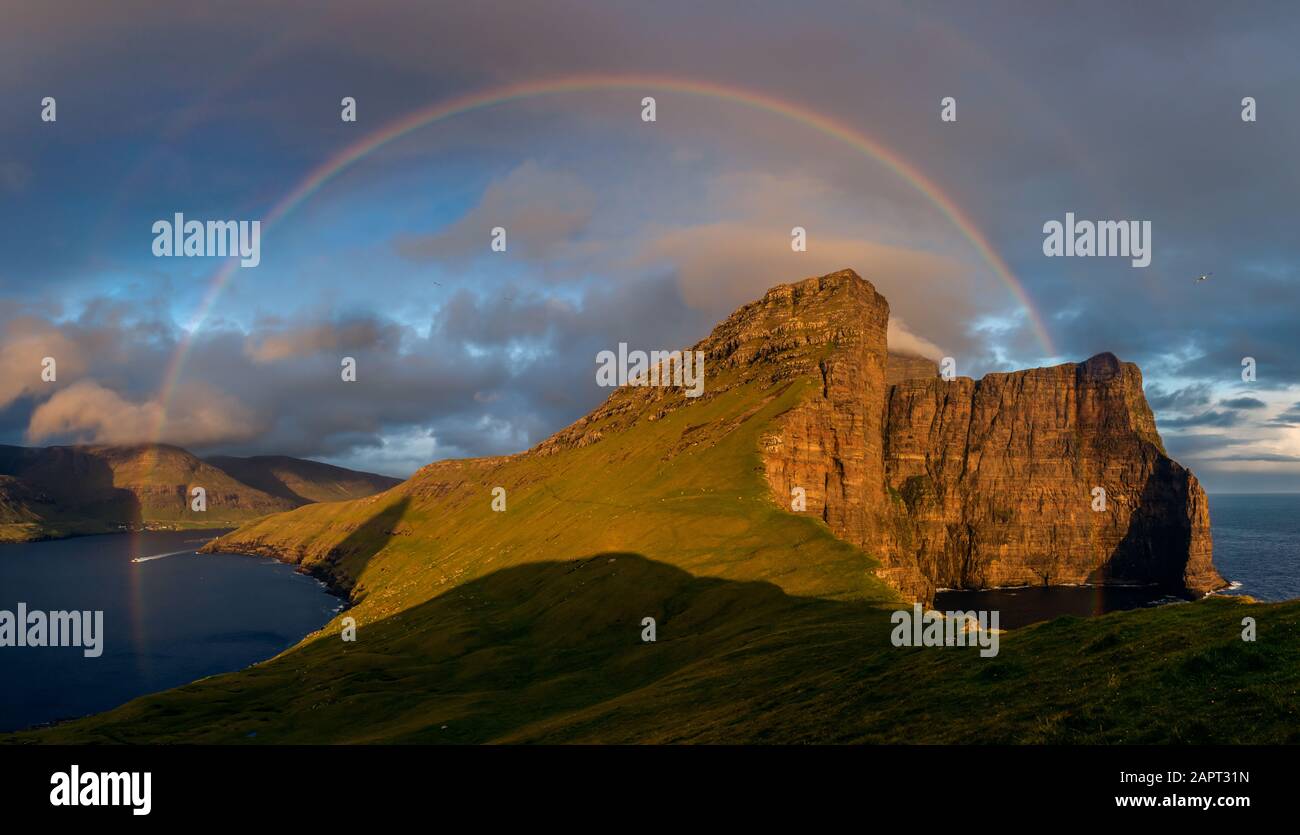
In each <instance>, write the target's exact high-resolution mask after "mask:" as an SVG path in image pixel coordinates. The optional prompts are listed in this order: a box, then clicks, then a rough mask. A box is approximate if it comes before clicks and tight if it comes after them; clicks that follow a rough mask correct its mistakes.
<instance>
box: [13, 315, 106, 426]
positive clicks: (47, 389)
mask: <svg viewBox="0 0 1300 835" xmlns="http://www.w3.org/2000/svg"><path fill="white" fill-rule="evenodd" d="M3 326H4V328H3V331H0V408H4V407H5V406H8V405H9V404H11V403H12V402H14V401H15V400H17V399H18V398H19V397H23V396H24V395H31V396H44V395H48V394H50V393H52V391H53V389H52V386H53V385H55V384H57V382H58V380H60V379H62V380H68V379H76V377H77V376H78V375H79V374H81V373H82V372H83V370H84V368H85V362H84V361H83V353H82V350H81V347H80V346H79V345H78V344H77V343H76V341H74V340H73V339H71V338H69V337H68V336H67V335H66V334H65V333H63V332H62V331H61V330H60V329H59V328H57V327H56V326H54V325H53V324H51V323H50V322H48V321H44V320H41V319H39V318H35V317H32V316H22V317H18V318H15V319H11V320H9V321H7V322H4V323H3ZM46 357H50V358H52V359H53V360H54V361H55V365H54V370H55V374H56V379H55V381H54V383H48V382H45V381H44V380H42V379H41V371H42V368H43V361H44V359H45V358H46Z"/></svg>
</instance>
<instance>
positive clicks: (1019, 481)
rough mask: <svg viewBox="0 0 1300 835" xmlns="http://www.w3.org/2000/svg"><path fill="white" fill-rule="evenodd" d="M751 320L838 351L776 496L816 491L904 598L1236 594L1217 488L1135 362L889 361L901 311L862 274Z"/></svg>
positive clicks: (771, 443)
mask: <svg viewBox="0 0 1300 835" xmlns="http://www.w3.org/2000/svg"><path fill="white" fill-rule="evenodd" d="M845 305H848V306H849V307H850V308H851V309H852V310H853V311H854V312H853V313H852V314H851V315H849V316H845V311H844V306H845ZM756 306H757V311H751V308H755V307H756ZM746 311H751V312H759V311H762V312H764V313H765V314H767V315H764V316H763V317H762V325H763V327H764V328H765V329H770V330H771V331H772V332H774V333H799V334H802V335H803V336H804V337H806V338H807V339H808V340H809V341H810V342H815V341H816V340H817V339H826V340H827V348H826V350H825V352H824V355H823V356H822V358H821V359H820V361H819V363H818V368H817V370H818V371H819V373H820V374H821V379H822V388H821V392H820V395H819V396H815V397H811V398H808V399H806V400H805V401H804V402H803V403H801V404H800V405H799V406H798V407H796V408H795V409H793V410H791V411H790V412H788V413H787V414H786V415H784V416H783V418H782V419H781V420H780V421H779V422H778V425H777V426H775V427H774V429H773V431H772V432H771V433H770V434H768V435H767V436H766V437H765V439H764V441H763V460H764V468H765V473H766V476H767V479H768V482H769V484H771V486H772V489H773V492H774V494H775V497H776V500H777V501H778V502H779V503H781V504H782V505H785V506H789V502H790V498H789V497H790V496H791V493H792V490H794V488H796V487H802V488H803V489H804V492H805V493H806V497H807V509H806V512H808V513H814V514H817V515H819V516H821V518H823V519H824V520H825V521H826V523H827V524H828V525H829V526H830V527H831V529H832V530H833V531H834V532H835V533H836V534H837V535H838V536H840V537H841V538H844V539H846V540H848V541H850V542H853V543H855V544H857V545H859V546H860V547H862V548H863V549H865V550H866V551H868V552H869V553H871V554H873V555H875V556H877V557H878V558H879V559H880V560H881V561H882V563H883V568H882V569H881V573H882V576H884V577H885V578H886V579H887V580H888V581H889V582H891V583H892V584H893V585H894V586H895V587H896V588H898V589H900V590H901V591H902V592H903V593H904V594H906V595H908V596H910V597H913V598H915V599H919V600H930V599H931V598H932V597H933V595H934V592H935V590H936V588H983V587H990V586H1014V585H1030V584H1072V583H1085V582H1086V583H1138V584H1157V585H1159V586H1161V587H1163V588H1167V589H1168V590H1170V591H1174V592H1181V593H1188V594H1202V593H1205V592H1208V591H1211V590H1213V589H1216V588H1220V587H1222V586H1223V585H1224V582H1223V579H1222V578H1221V577H1220V576H1219V575H1218V573H1217V572H1216V571H1215V569H1214V566H1213V563H1212V561H1211V551H1212V545H1211V540H1210V523H1209V512H1208V507H1207V503H1206V499H1205V494H1204V491H1202V489H1201V487H1200V485H1199V484H1198V483H1197V481H1196V478H1195V476H1193V475H1192V474H1191V472H1189V471H1188V470H1186V469H1185V468H1183V467H1182V466H1180V465H1179V464H1178V463H1177V462H1175V461H1173V460H1171V459H1170V458H1169V457H1168V456H1166V455H1165V452H1164V447H1163V445H1162V444H1161V441H1160V436H1159V435H1158V433H1157V432H1156V427H1155V419H1154V417H1153V415H1152V413H1151V410H1150V408H1149V407H1148V406H1147V403H1146V399H1145V397H1144V395H1143V393H1142V376H1141V373H1140V372H1139V370H1138V368H1137V366H1135V365H1133V364H1132V363H1122V362H1120V361H1119V360H1117V359H1116V358H1115V357H1114V356H1112V355H1110V354H1101V355H1098V356H1096V357H1093V358H1092V359H1090V360H1088V361H1086V362H1083V363H1067V364H1064V365H1058V366H1055V367H1052V368H1036V369H1031V370H1027V371H1018V372H1014V373H1010V374H990V375H988V376H987V377H985V378H984V379H982V380H979V381H976V380H972V379H969V378H957V379H954V380H951V381H945V380H942V379H940V378H938V377H937V376H936V374H935V372H936V371H937V369H935V367H934V365H933V363H930V362H929V361H928V360H920V359H916V358H901V357H891V356H889V354H888V350H887V346H886V344H885V326H886V324H887V323H888V319H889V308H888V304H887V303H886V302H885V300H884V298H883V297H881V296H880V295H879V294H877V293H876V292H875V291H874V289H873V288H871V286H870V285H869V284H868V283H867V282H865V281H863V280H862V279H861V278H859V277H858V276H857V275H856V274H854V273H852V272H851V271H843V272H840V273H834V274H831V275H828V276H823V277H820V278H816V279H809V280H807V281H804V282H800V283H798V284H794V285H785V286H782V287H778V288H775V289H774V290H772V291H770V292H769V293H768V295H767V296H765V297H764V299H763V300H762V301H761V302H759V303H756V305H750V306H747V307H746V308H743V309H742V310H741V311H738V313H737V314H736V316H741V315H742V314H745V313H746ZM774 311H779V312H780V314H781V321H779V322H774V321H772V319H771V314H772V313H773V312H774ZM736 316H733V317H732V319H736ZM730 321H731V320H729V322H730ZM832 321H834V322H837V323H838V324H837V326H835V327H831V328H828V327H827V324H828V323H829V322H832ZM736 329H738V330H742V331H743V330H744V329H745V328H744V326H743V325H739V326H737V328H736ZM715 335H716V332H715ZM1102 491H1104V494H1103V492H1102Z"/></svg>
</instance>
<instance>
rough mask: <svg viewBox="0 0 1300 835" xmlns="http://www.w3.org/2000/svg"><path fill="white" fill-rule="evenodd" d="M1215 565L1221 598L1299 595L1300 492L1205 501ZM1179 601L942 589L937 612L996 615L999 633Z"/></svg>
mask: <svg viewBox="0 0 1300 835" xmlns="http://www.w3.org/2000/svg"><path fill="white" fill-rule="evenodd" d="M1210 531H1211V533H1212V535H1213V536H1214V564H1215V565H1216V566H1218V569H1219V573H1220V574H1222V575H1223V577H1224V579H1226V580H1228V581H1229V582H1230V583H1232V588H1230V589H1228V590H1226V591H1224V592H1221V593H1222V594H1243V595H1249V596H1251V597H1253V598H1255V599H1256V600H1264V601H1278V600H1293V599H1295V598H1300V493H1269V494H1258V495H1240V494H1219V495H1213V496H1210ZM1173 602H1176V601H1175V599H1172V598H1170V597H1167V596H1166V595H1163V594H1161V593H1159V592H1157V591H1154V590H1152V589H1141V588H1099V587H1081V586H1073V587H1072V586H1053V587H1043V586H1033V587H1026V588H1016V589H989V590H987V591H944V592H940V593H939V594H937V595H936V596H935V602H934V607H935V608H936V609H939V610H942V611H955V610H961V611H971V610H976V611H979V610H985V611H994V610H996V611H997V612H998V613H999V618H1000V623H999V625H1000V626H1001V627H1002V628H1003V629H1016V628H1018V627H1021V626H1026V625H1028V624H1031V623H1037V622H1039V621H1044V620H1051V619H1052V618H1056V617H1061V616H1062V615H1074V616H1076V617H1089V616H1093V615H1103V614H1106V613H1107V612H1115V611H1120V610H1123V609H1136V608H1138V607H1141V606H1160V605H1166V604H1169V603H1173Z"/></svg>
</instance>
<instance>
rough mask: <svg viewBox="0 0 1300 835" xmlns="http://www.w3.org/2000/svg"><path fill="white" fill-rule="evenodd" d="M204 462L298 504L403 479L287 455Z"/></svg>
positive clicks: (337, 498)
mask: <svg viewBox="0 0 1300 835" xmlns="http://www.w3.org/2000/svg"><path fill="white" fill-rule="evenodd" d="M204 461H205V463H208V464H211V465H212V466H214V467H217V468H219V469H220V470H221V471H222V472H224V473H226V474H227V475H230V476H232V477H234V478H236V479H238V480H239V481H241V482H243V483H244V484H247V485H248V486H250V487H256V488H257V489H258V490H261V491H262V492H264V493H268V494H270V495H272V496H280V497H281V498H285V499H288V500H289V501H291V502H293V503H294V504H306V503H308V502H342V501H347V500H349V499H357V498H361V497H362V496H369V495H371V494H373V493H378V492H380V491H381V490H387V489H388V488H390V487H395V486H396V485H398V484H400V483H401V482H402V480H401V479H400V478H391V477H389V476H382V475H375V474H374V473H361V472H357V471H356V470H349V469H345V468H343V467H335V466H333V465H332V464H322V463H321V462H319V461H308V460H305V459H302V458H290V457H288V456H286V455H255V456H253V457H251V458H234V457H230V456H213V457H210V458H205V459H204Z"/></svg>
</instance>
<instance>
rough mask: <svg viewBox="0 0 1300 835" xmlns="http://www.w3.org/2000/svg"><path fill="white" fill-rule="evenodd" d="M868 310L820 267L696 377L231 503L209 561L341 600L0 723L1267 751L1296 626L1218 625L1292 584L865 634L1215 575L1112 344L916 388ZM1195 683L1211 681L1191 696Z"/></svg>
mask: <svg viewBox="0 0 1300 835" xmlns="http://www.w3.org/2000/svg"><path fill="white" fill-rule="evenodd" d="M888 320H889V308H888V305H887V303H886V302H885V300H884V298H883V297H882V296H880V295H879V294H878V293H877V292H876V291H875V289H874V288H873V287H872V286H871V285H870V284H869V283H868V282H866V281H864V280H863V279H861V278H859V277H858V276H857V275H856V274H854V273H853V272H851V271H843V272H839V273H834V274H831V275H826V276H822V277H819V278H811V279H807V280H804V281H800V282H797V283H794V284H786V285H781V286H778V287H775V288H773V289H772V290H770V291H768V293H767V294H766V295H765V296H763V297H762V298H761V299H758V300H756V301H754V302H752V303H750V304H747V305H745V306H744V307H742V308H740V309H739V310H737V311H736V312H735V313H733V314H732V315H731V316H730V317H729V318H728V319H726V320H725V321H723V322H722V323H720V324H719V325H718V326H717V327H716V328H714V330H713V333H712V334H711V335H710V336H709V337H708V338H706V339H704V340H702V341H701V342H700V343H698V344H697V345H695V346H694V348H693V350H697V351H700V352H703V354H704V356H705V371H706V384H705V387H704V392H703V394H702V395H701V396H699V397H687V396H685V393H684V392H683V390H682V388H680V387H678V388H671V387H649V386H623V387H620V388H617V389H616V390H614V391H613V392H612V393H611V394H610V396H609V398H608V399H607V400H606V401H605V403H604V404H603V405H601V406H600V407H599V408H597V409H595V410H594V411H593V412H591V413H590V414H588V415H587V416H586V417H583V418H581V419H579V420H578V421H577V422H575V423H574V424H573V425H571V426H569V427H568V428H566V429H564V430H562V431H560V432H558V433H556V434H555V435H554V436H552V437H551V438H549V439H547V440H545V441H543V442H542V443H540V444H538V445H537V446H536V447H534V448H533V449H531V450H529V451H527V452H523V453H519V454H516V455H509V456H503V457H495V458H480V459H473V460H462V461H439V462H435V463H433V464H430V465H428V466H427V467H425V468H423V469H422V470H420V471H419V472H418V473H416V474H415V475H414V476H412V477H411V478H410V479H408V480H407V481H405V482H403V483H402V484H401V485H399V486H397V487H395V488H393V489H391V490H388V491H386V492H384V493H382V494H379V495H375V496H369V497H366V498H362V499H357V500H354V501H348V502H335V503H330V504H318V505H309V506H306V507H300V508H297V509H295V510H292V511H290V512H288V513H282V514H277V515H275V516H271V517H268V518H265V519H260V520H256V521H253V522H250V523H248V524H245V525H243V526H242V527H240V528H239V529H238V530H237V531H235V532H233V533H231V534H228V535H227V536H225V537H222V538H220V539H217V540H215V541H213V542H211V543H209V544H208V545H207V546H206V550H208V551H219V552H230V551H234V552H239V553H249V554H261V555H267V556H273V557H277V558H279V559H281V560H284V561H286V562H290V563H295V564H298V565H301V566H303V567H304V568H305V569H307V570H309V571H312V572H313V573H315V574H316V575H318V576H320V577H322V578H326V579H328V580H329V581H330V582H331V583H333V584H334V585H335V586H336V587H337V588H341V589H344V590H347V591H348V592H349V594H350V596H351V598H352V601H353V603H354V604H355V605H353V606H352V607H350V608H349V609H348V610H347V611H346V613H340V615H339V616H338V617H337V618H336V619H335V620H333V621H331V622H330V623H329V624H327V625H326V626H324V627H323V628H322V629H321V630H320V631H319V632H316V633H313V634H312V635H310V636H308V637H307V638H306V639H304V640H303V641H302V642H301V643H300V644H298V645H297V646H296V647H294V648H292V649H290V650H288V651H286V652H284V653H282V654H280V655H278V656H276V657H275V658H273V659H270V660H268V661H267V662H265V663H263V664H259V665H257V667H256V669H255V670H251V671H242V672H235V673H230V674H227V675H222V676H212V677H209V678H206V679H203V680H202V681H199V682H196V683H194V684H191V685H189V686H187V687H185V688H184V689H183V691H170V692H165V693H159V694H155V695H152V696H146V697H143V698H141V699H137V700H135V701H133V702H131V703H129V704H127V705H124V706H122V707H121V708H119V709H117V710H114V711H111V712H108V713H105V714H101V715H99V716H94V717H89V718H86V719H81V720H76V721H73V722H69V723H66V724H62V725H58V726H56V727H54V728H50V729H47V730H41V731H35V732H32V733H29V734H21V735H19V738H20V739H23V740H26V739H38V740H42V741H49V742H91V741H93V742H142V743H147V742H157V741H166V742H171V743H178V742H183V743H196V742H197V743H227V744H230V743H241V744H243V743H247V742H249V741H250V740H251V741H253V742H254V743H256V744H266V743H318V744H319V743H336V742H337V743H363V742H364V743H376V742H403V743H405V742H412V743H442V742H450V743H465V742H524V741H532V742H726V743H735V742H762V743H774V742H846V741H873V742H893V743H899V742H908V743H918V742H947V743H952V742H1001V743H1007V742H1044V743H1059V742H1127V743H1134V742H1138V743H1142V742H1169V741H1183V742H1186V741H1205V742H1257V743H1262V742H1280V741H1284V740H1288V739H1289V740H1291V741H1295V739H1296V736H1295V733H1296V732H1295V730H1294V729H1295V715H1294V714H1295V711H1294V706H1293V704H1292V703H1291V702H1289V701H1287V700H1285V699H1278V698H1275V697H1274V696H1270V695H1269V694H1270V693H1273V692H1275V691H1273V690H1271V689H1270V688H1271V687H1276V684H1275V683H1274V682H1276V681H1277V680H1280V679H1279V678H1278V677H1280V676H1283V675H1285V676H1287V678H1285V679H1281V680H1285V681H1294V680H1295V674H1294V671H1295V670H1297V669H1300V642H1296V641H1269V642H1263V641H1261V642H1260V643H1259V644H1258V646H1257V645H1255V644H1253V643H1243V642H1242V641H1241V640H1239V638H1238V637H1237V636H1238V633H1239V631H1240V627H1241V617H1242V614H1243V613H1245V612H1249V613H1251V614H1257V615H1258V616H1259V617H1260V618H1261V622H1264V621H1263V619H1264V618H1265V617H1267V618H1268V621H1267V622H1268V623H1269V624H1270V626H1269V628H1270V629H1273V630H1276V631H1275V632H1274V634H1286V635H1290V634H1297V633H1296V631H1295V630H1297V629H1300V604H1283V605H1280V606H1269V607H1264V606H1260V607H1256V606H1253V605H1251V604H1250V603H1248V602H1243V601H1242V600H1240V599H1228V598H1211V599H1207V600H1204V601H1199V602H1195V603H1189V604H1187V605H1183V606H1167V607H1160V608H1154V609H1150V610H1144V611H1137V612H1129V613H1122V614H1111V615H1108V616H1107V617H1105V618H1096V619H1090V620H1084V619H1078V618H1064V619H1061V620H1058V621H1054V622H1052V623H1048V624H1040V625H1035V626H1031V627H1028V628H1026V629H1023V630H1015V632H1014V633H1013V634H1011V635H1008V636H1007V637H1006V640H1005V641H1004V643H1003V644H1002V647H1001V654H1000V655H998V656H997V657H996V658H982V657H981V656H980V655H979V654H977V653H976V652H974V651H971V650H970V649H968V648H944V649H940V650H935V651H928V650H927V651H922V650H915V649H908V648H900V647H897V646H895V645H893V644H892V643H891V641H890V635H891V631H892V629H893V625H892V617H891V616H892V613H893V612H894V610H896V609H905V610H908V611H910V610H911V607H912V602H913V601H914V600H927V599H928V598H929V596H930V595H931V594H932V593H933V590H934V588H935V587H936V586H938V585H949V586H951V585H961V586H963V587H967V588H972V587H980V586H983V585H1000V584H1008V583H1033V582H1047V581H1048V580H1049V579H1050V580H1051V581H1053V582H1080V581H1081V580H1083V579H1084V578H1088V579H1092V580H1093V581H1095V582H1111V581H1115V582H1118V581H1126V582H1132V581H1145V582H1152V583H1159V584H1162V585H1165V586H1167V587H1168V588H1169V590H1170V591H1172V592H1179V593H1185V594H1188V595H1189V596H1196V595H1197V594H1199V593H1200V592H1204V591H1207V590H1209V589H1211V588H1216V587H1218V586H1219V585H1220V584H1221V583H1222V579H1221V578H1219V577H1218V575H1217V573H1216V572H1215V571H1214V568H1213V564H1212V562H1211V560H1210V543H1209V539H1208V515H1207V511H1206V507H1205V500H1204V494H1203V493H1202V492H1201V490H1200V487H1199V485H1197V484H1196V481H1195V479H1194V478H1193V477H1192V476H1191V474H1190V473H1189V472H1187V471H1186V470H1185V469H1183V468H1182V467H1180V466H1178V465H1177V464H1176V463H1174V462H1173V461H1171V460H1170V459H1169V458H1168V457H1167V456H1166V455H1165V453H1164V450H1163V448H1162V446H1161V444H1160V439H1159V435H1158V434H1157V432H1156V429H1155V424H1154V421H1153V420H1152V418H1151V411H1150V409H1149V408H1148V407H1147V405H1146V402H1145V399H1144V398H1143V395H1142V387H1141V379H1140V374H1139V373H1138V371H1137V368H1136V367H1135V366H1132V365H1130V364H1127V363H1120V362H1119V361H1118V360H1117V359H1115V358H1114V357H1111V356H1109V355H1100V356H1098V357H1094V358H1093V359H1092V360H1090V361H1088V362H1084V363H1077V364H1075V363H1068V364H1064V365H1060V366H1056V367H1054V368H1048V369H1037V370H1032V371H1024V372H1015V373H1011V374H995V375H989V376H988V377H985V378H984V379H983V380H979V381H976V380H970V379H968V378H955V379H953V380H945V379H941V378H938V377H937V375H936V368H935V366H934V364H933V363H930V362H928V361H925V360H917V359H914V358H913V359H907V358H901V357H899V358H892V359H891V357H890V356H889V354H888V351H887V347H886V342H885V340H886V329H887V323H888ZM1094 485H1105V487H1106V490H1107V497H1108V504H1107V505H1106V512H1097V511H1096V510H1095V509H1094V504H1093V503H1094V502H1095V497H1094V495H1093V494H1092V493H1091V491H1092V488H1093V487H1094ZM800 500H802V501H800ZM344 617H346V618H348V619H349V621H351V622H353V623H354V625H355V626H356V630H357V631H356V641H355V642H349V641H341V640H339V635H340V631H341V629H342V627H343V620H342V619H343V618H344ZM1207 676H1212V677H1213V678H1212V681H1213V682H1214V687H1215V689H1216V691H1217V692H1220V693H1228V694H1242V695H1241V699H1233V698H1219V699H1206V698H1205V697H1204V696H1205V690H1204V687H1202V686H1193V684H1192V682H1204V681H1206V680H1207V679H1206V677H1207ZM1241 704H1249V705H1250V706H1251V710H1249V711H1247V710H1242V709H1241V707H1240V706H1241Z"/></svg>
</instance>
